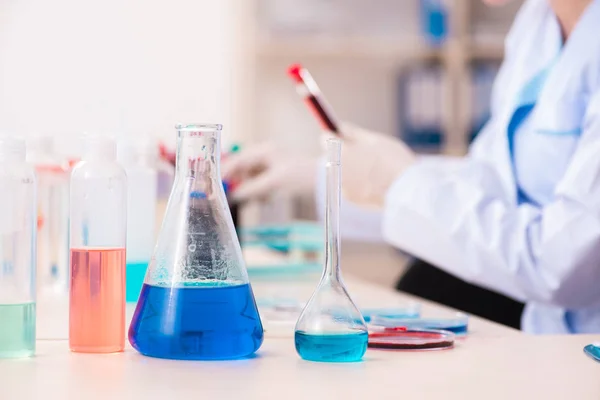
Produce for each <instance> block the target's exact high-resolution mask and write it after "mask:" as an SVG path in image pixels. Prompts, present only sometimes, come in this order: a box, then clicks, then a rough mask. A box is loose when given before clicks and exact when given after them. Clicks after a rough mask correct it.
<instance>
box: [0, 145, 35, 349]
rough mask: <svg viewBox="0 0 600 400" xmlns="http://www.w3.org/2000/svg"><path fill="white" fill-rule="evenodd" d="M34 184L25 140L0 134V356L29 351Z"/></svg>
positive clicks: (32, 323)
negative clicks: (26, 156) (26, 158)
mask: <svg viewBox="0 0 600 400" xmlns="http://www.w3.org/2000/svg"><path fill="white" fill-rule="evenodd" d="M35 185H36V184H35V172H34V170H33V167H31V166H30V165H28V164H27V163H26V161H25V142H24V141H22V140H20V139H16V138H13V137H0V188H2V196H0V358H19V357H29V356H32V355H33V354H34V353H35V293H36V291H35V269H36V265H35V254H36V252H35V246H36V232H37V229H36V222H37V213H36V187H35Z"/></svg>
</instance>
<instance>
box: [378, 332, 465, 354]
mask: <svg viewBox="0 0 600 400" xmlns="http://www.w3.org/2000/svg"><path fill="white" fill-rule="evenodd" d="M454 339H455V335H454V333H452V332H448V331H441V330H433V329H406V328H384V329H381V330H371V331H369V343H368V347H369V348H371V349H383V350H403V351H424V350H445V349H451V348H453V347H454Z"/></svg>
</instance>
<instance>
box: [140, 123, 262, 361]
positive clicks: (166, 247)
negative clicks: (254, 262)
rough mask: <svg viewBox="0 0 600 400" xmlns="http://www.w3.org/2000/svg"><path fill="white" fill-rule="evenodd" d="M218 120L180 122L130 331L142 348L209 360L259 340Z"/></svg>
mask: <svg viewBox="0 0 600 400" xmlns="http://www.w3.org/2000/svg"><path fill="white" fill-rule="evenodd" d="M220 135H221V125H178V126H177V162H176V174H175V182H174V184H173V189H172V191H171V196H170V197H169V204H168V206H167V211H166V214H165V218H164V220H163V225H162V228H161V230H160V233H159V237H158V241H157V244H156V248H155V250H154V256H153V257H152V259H151V261H150V265H149V267H148V271H147V272H146V278H145V280H144V285H143V287H142V291H141V293H140V298H139V300H138V303H137V307H136V310H135V313H134V316H133V320H132V321H131V326H130V328H129V342H130V343H131V345H132V346H133V347H134V348H135V349H136V350H138V351H139V352H140V353H142V354H144V355H147V356H152V357H160V358H171V359H187V360H214V359H232V358H240V357H245V356H249V355H251V354H253V353H254V352H255V351H256V350H258V348H259V347H260V345H261V344H262V341H263V327H262V323H261V320H260V317H259V315H258V309H257V307H256V302H255V300H254V295H253V293H252V289H251V287H250V283H249V281H248V273H247V271H246V267H245V264H244V260H243V258H242V252H241V248H240V243H239V240H238V237H237V234H236V232H235V229H234V226H233V221H232V218H231V213H230V211H229V207H228V206H227V200H226V198H225V191H224V189H223V185H222V183H221V174H220V167H219V160H220Z"/></svg>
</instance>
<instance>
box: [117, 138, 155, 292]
mask: <svg viewBox="0 0 600 400" xmlns="http://www.w3.org/2000/svg"><path fill="white" fill-rule="evenodd" d="M157 152H158V148H157V146H156V145H155V143H153V142H152V141H149V140H145V139H138V140H135V139H127V140H121V141H119V144H118V153H117V154H118V155H117V159H118V160H119V163H120V164H121V165H122V166H123V167H124V168H125V171H126V172H127V179H128V186H127V267H126V270H127V289H126V296H125V298H126V301H127V302H136V301H137V299H138V296H139V294H140V291H141V289H142V285H143V283H144V277H145V275H146V270H147V268H148V263H149V262H150V258H151V257H152V252H153V251H154V244H155V233H156V224H155V220H156V202H157V200H156V199H157V182H158V175H157V169H156V162H157V158H158V154H157Z"/></svg>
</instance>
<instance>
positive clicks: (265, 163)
mask: <svg viewBox="0 0 600 400" xmlns="http://www.w3.org/2000/svg"><path fill="white" fill-rule="evenodd" d="M317 164H318V162H317V160H316V159H314V158H310V157H301V156H297V155H293V154H289V153H287V152H284V151H281V150H279V149H277V148H276V147H275V146H274V145H272V144H269V143H267V144H262V145H257V146H254V147H249V148H246V149H244V150H242V151H240V152H238V153H234V154H229V155H227V157H224V158H223V160H222V162H221V176H222V178H223V180H225V181H229V182H234V183H237V186H236V187H235V188H234V189H233V191H232V196H233V199H234V200H235V201H246V200H251V199H256V198H264V197H267V196H268V195H269V194H271V193H272V192H273V191H276V190H281V191H285V192H287V193H291V194H301V193H310V192H311V191H314V188H315V184H316V175H317Z"/></svg>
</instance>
